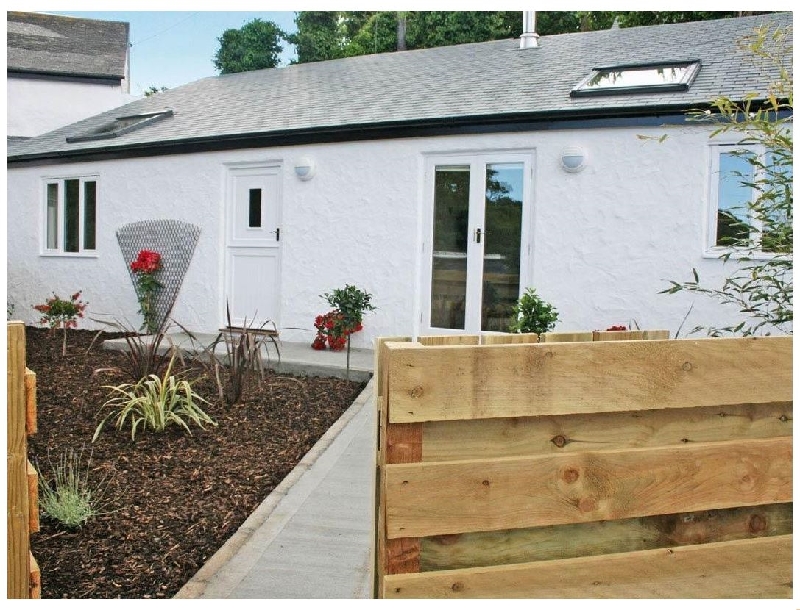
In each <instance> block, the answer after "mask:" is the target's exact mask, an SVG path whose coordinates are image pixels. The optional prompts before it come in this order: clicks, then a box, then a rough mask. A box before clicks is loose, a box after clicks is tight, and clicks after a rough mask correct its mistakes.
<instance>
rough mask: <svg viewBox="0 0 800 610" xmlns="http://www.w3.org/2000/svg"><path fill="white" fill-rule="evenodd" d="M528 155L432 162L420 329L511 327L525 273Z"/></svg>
mask: <svg viewBox="0 0 800 610" xmlns="http://www.w3.org/2000/svg"><path fill="white" fill-rule="evenodd" d="M531 166H532V161H531V155H530V154H501V153H498V154H486V155H483V154H481V155H465V156H457V157H438V158H431V159H429V160H428V164H427V172H426V174H427V175H426V180H427V192H428V201H429V207H428V211H427V214H426V216H427V219H428V225H427V231H426V235H427V239H426V244H425V250H424V252H425V257H424V259H423V261H424V262H423V264H424V270H423V289H422V316H421V318H422V319H421V322H422V331H423V332H433V333H449V332H454V333H459V332H460V333H478V332H481V331H501V332H507V331H508V325H509V322H510V321H511V316H512V308H513V306H514V305H515V304H516V302H517V299H518V298H519V295H520V293H521V292H522V291H523V290H524V288H525V287H524V286H522V283H523V282H524V278H527V277H528V259H529V256H528V253H529V250H530V248H529V238H528V234H529V231H528V227H529V226H530V224H531V223H530V219H529V216H530V210H529V207H530V206H529V205H528V203H527V200H528V197H529V196H528V193H530V181H531Z"/></svg>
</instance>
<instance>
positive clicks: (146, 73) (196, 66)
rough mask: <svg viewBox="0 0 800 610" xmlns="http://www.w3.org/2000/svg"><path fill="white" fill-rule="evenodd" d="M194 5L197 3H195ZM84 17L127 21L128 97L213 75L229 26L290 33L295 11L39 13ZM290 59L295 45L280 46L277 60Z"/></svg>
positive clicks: (282, 62)
mask: <svg viewBox="0 0 800 610" xmlns="http://www.w3.org/2000/svg"><path fill="white" fill-rule="evenodd" d="M198 4H199V3H198ZM43 12H48V13H52V14H56V15H68V16H71V17H81V18H85V19H104V20H108V21H127V22H128V23H130V26H131V28H130V42H131V83H130V92H131V94H132V95H142V94H143V92H144V91H145V90H146V89H148V88H149V87H151V86H155V87H158V88H161V87H167V88H170V89H171V88H174V87H178V86H180V85H185V84H186V83H189V82H192V81H195V80H198V79H200V78H205V77H207V76H216V75H217V71H216V69H215V68H214V64H213V63H212V58H213V57H214V54H215V53H216V51H217V49H218V47H219V43H218V41H217V39H218V38H219V37H220V36H221V35H222V33H223V32H224V31H225V30H227V29H230V28H240V27H241V26H243V25H244V24H245V23H248V22H249V21H252V20H253V19H256V18H258V19H262V20H264V21H274V22H275V23H276V24H277V25H278V26H279V27H280V28H281V29H283V30H284V31H286V32H293V31H295V29H296V28H295V25H294V12H293V11H282V12H245V11H235V12H218V11H58V10H50V11H43ZM293 57H294V47H293V46H292V45H289V44H288V43H285V44H284V52H283V53H282V54H281V64H282V65H286V64H288V63H289V61H290V60H291V59H292V58H293Z"/></svg>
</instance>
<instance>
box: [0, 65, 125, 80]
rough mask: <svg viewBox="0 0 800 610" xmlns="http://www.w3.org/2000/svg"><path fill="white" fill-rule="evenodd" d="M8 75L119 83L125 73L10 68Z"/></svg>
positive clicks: (41, 78)
mask: <svg viewBox="0 0 800 610" xmlns="http://www.w3.org/2000/svg"><path fill="white" fill-rule="evenodd" d="M6 75H13V76H14V77H15V78H29V79H33V80H52V81H70V82H83V83H95V84H97V83H99V84H114V83H116V84H119V83H120V81H122V80H123V79H124V78H125V75H118V74H90V73H87V72H55V71H53V70H35V69H32V70H23V69H20V68H8V69H7V70H6Z"/></svg>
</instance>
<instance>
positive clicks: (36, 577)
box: [28, 553, 42, 599]
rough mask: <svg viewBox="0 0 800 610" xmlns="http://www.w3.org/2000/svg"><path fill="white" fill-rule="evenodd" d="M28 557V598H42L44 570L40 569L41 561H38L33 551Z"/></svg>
mask: <svg viewBox="0 0 800 610" xmlns="http://www.w3.org/2000/svg"><path fill="white" fill-rule="evenodd" d="M28 555H29V559H28V566H29V576H28V583H29V584H28V598H29V599H41V597H42V572H41V570H40V569H39V563H38V562H37V561H36V558H35V557H34V556H33V553H29V554H28Z"/></svg>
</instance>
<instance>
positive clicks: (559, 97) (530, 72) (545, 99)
mask: <svg viewBox="0 0 800 610" xmlns="http://www.w3.org/2000/svg"><path fill="white" fill-rule="evenodd" d="M762 23H772V24H775V25H781V26H788V25H791V23H792V15H791V13H782V14H772V15H761V16H755V17H746V18H740V19H720V20H716V21H705V22H695V23H685V24H676V25H662V26H650V27H635V28H621V29H616V28H615V29H610V30H605V31H598V32H583V33H575V34H561V35H555V36H543V37H541V38H540V39H539V47H538V48H532V49H524V50H521V49H520V48H519V41H518V40H500V41H493V42H485V43H475V44H465V45H458V46H450V47H439V48H434V49H425V50H418V51H405V52H398V53H384V54H378V55H367V56H361V57H352V58H347V59H340V60H334V61H327V62H320V63H311V64H300V65H293V66H289V67H286V68H277V69H270V70H259V71H255V72H247V73H242V74H230V75H224V76H218V77H210V78H205V79H202V80H199V81H196V82H193V83H190V84H188V85H184V86H182V87H177V88H175V89H172V90H169V91H166V92H164V93H159V94H156V95H153V96H151V97H149V98H144V99H141V100H137V101H135V102H133V103H131V104H128V105H126V106H123V107H122V108H117V109H115V110H112V111H109V112H106V113H104V114H102V115H98V116H96V117H92V118H89V119H86V120H84V121H81V122H79V123H75V124H73V125H70V126H67V127H64V128H60V129H58V130H56V131H53V132H51V133H49V134H44V135H42V136H38V137H36V138H33V139H31V140H29V141H27V142H24V143H21V144H20V145H19V146H18V147H16V154H14V155H13V156H9V161H13V160H15V159H18V160H24V159H32V158H37V157H62V156H72V155H74V154H78V155H80V154H81V153H87V152H90V151H106V152H109V151H115V150H125V149H137V148H138V149H142V148H150V147H154V146H163V145H165V144H167V145H168V144H177V143H192V142H194V143H197V142H209V141H214V142H220V141H223V140H227V141H229V142H230V141H232V140H236V139H237V138H244V137H247V136H252V135H262V136H263V135H273V136H275V137H276V138H277V140H275V141H274V142H273V143H277V144H280V143H281V142H280V138H281V137H283V136H285V137H286V138H289V137H291V136H297V134H311V136H313V135H314V134H319V133H322V132H326V131H327V132H331V131H336V132H344V131H346V130H351V131H355V130H359V129H362V130H363V129H366V128H372V127H376V126H398V127H407V126H411V125H420V124H425V123H431V122H440V123H441V124H445V125H447V124H455V123H457V122H471V123H473V124H481V123H487V122H493V121H494V122H496V121H498V120H507V119H512V118H513V119H515V120H517V119H519V120H535V119H537V118H542V117H554V116H556V117H561V118H568V117H575V118H586V117H590V116H598V117H602V116H606V117H608V116H621V115H625V114H634V113H638V114H639V115H642V114H646V113H650V114H654V113H657V112H661V113H664V112H669V111H671V112H683V111H684V110H686V109H688V108H691V107H693V106H695V105H697V104H702V103H703V102H708V101H709V100H711V99H714V98H716V97H718V96H720V95H726V96H729V97H731V98H734V99H736V98H742V97H743V96H745V95H746V94H748V93H750V92H752V91H761V92H765V91H766V88H767V86H768V85H769V84H770V83H771V82H773V81H774V80H775V73H774V70H771V69H767V68H765V67H764V66H761V67H758V66H754V65H752V64H751V61H750V59H749V58H748V57H746V56H745V55H743V54H742V53H741V52H739V51H738V50H737V41H738V40H740V39H741V38H742V37H743V36H745V35H747V34H751V33H752V32H753V30H754V28H756V27H757V26H758V25H760V24H762ZM686 59H700V60H701V62H702V67H701V69H700V73H699V75H698V76H697V78H696V79H695V81H694V84H693V85H692V86H691V88H690V89H689V90H688V91H685V92H670V93H666V92H664V93H660V94H636V95H617V96H603V97H587V98H570V95H569V93H570V90H571V89H572V88H573V87H575V86H576V85H577V84H578V82H579V81H580V80H581V79H582V78H583V77H585V76H586V75H587V74H588V73H589V72H590V70H591V69H592V68H594V67H599V66H609V65H621V64H626V63H645V62H657V61H664V60H686ZM789 61H791V58H789ZM165 108H171V109H172V110H173V111H174V113H175V114H174V116H173V117H171V118H168V119H164V120H162V121H159V122H157V123H154V124H153V125H150V126H147V127H143V128H141V129H138V130H135V131H132V132H130V133H127V134H124V135H121V136H120V137H117V138H113V139H107V140H98V141H89V142H79V143H72V144H67V143H66V141H65V137H66V136H70V135H77V134H80V133H83V132H85V131H87V130H89V129H92V128H96V127H98V126H100V125H103V124H104V123H108V122H109V121H111V120H113V119H114V118H115V117H118V116H125V115H131V114H137V113H146V112H153V111H157V110H161V109H165Z"/></svg>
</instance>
